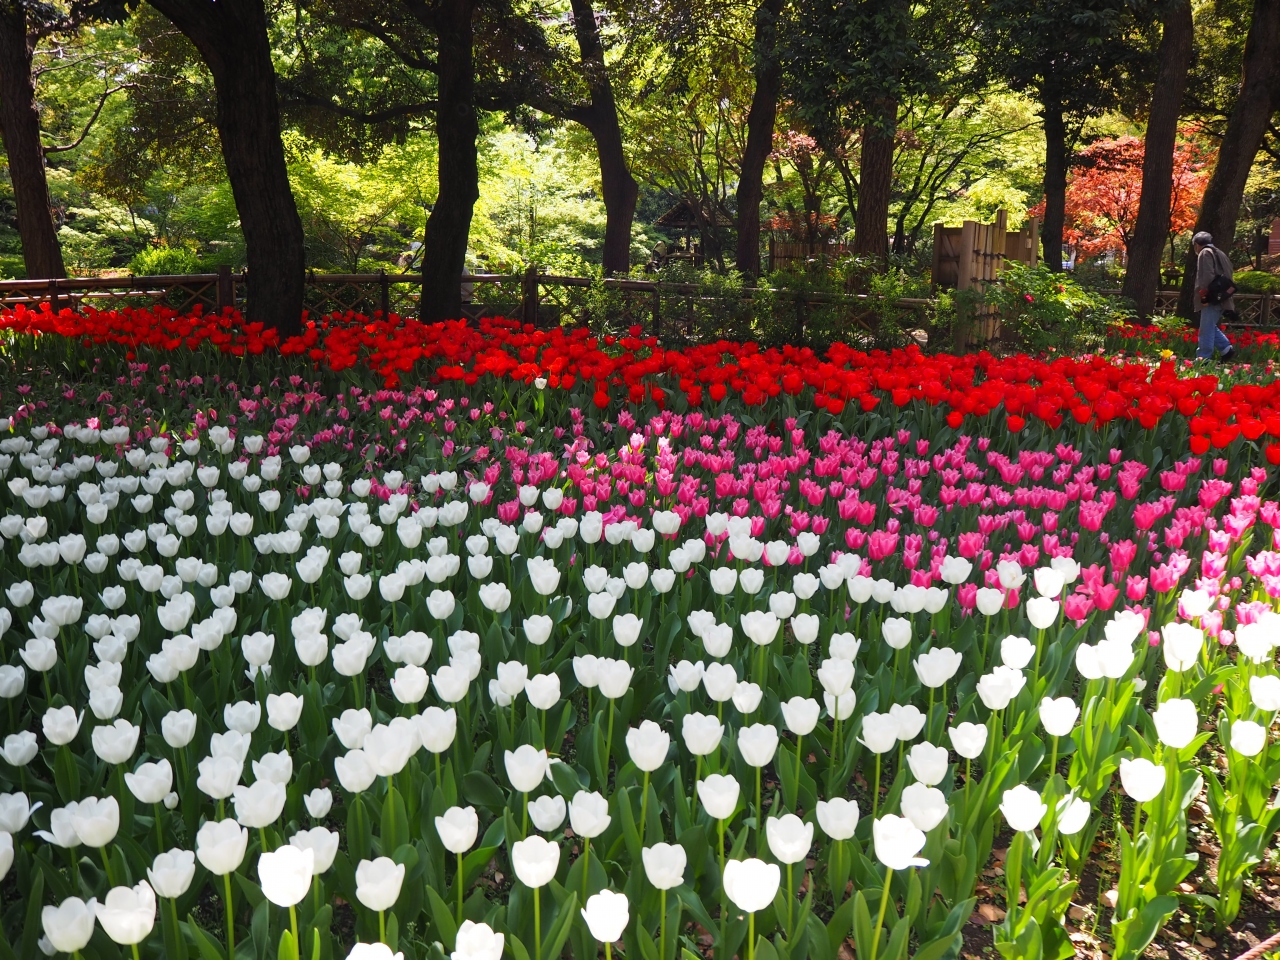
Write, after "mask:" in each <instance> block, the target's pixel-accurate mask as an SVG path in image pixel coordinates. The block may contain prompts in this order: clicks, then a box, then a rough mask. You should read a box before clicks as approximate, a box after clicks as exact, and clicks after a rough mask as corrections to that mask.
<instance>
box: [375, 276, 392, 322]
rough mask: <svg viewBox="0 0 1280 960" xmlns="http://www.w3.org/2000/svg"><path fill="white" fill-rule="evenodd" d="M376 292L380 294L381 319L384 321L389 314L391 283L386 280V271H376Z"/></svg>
mask: <svg viewBox="0 0 1280 960" xmlns="http://www.w3.org/2000/svg"><path fill="white" fill-rule="evenodd" d="M378 291H379V293H380V294H381V300H380V303H381V304H382V319H383V320H385V319H387V317H388V315H389V314H390V313H391V281H390V280H388V279H387V271H386V270H379V271H378Z"/></svg>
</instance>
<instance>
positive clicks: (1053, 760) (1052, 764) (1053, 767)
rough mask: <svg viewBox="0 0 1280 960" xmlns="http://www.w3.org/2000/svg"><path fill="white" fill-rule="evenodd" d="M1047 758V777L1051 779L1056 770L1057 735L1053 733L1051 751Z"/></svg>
mask: <svg viewBox="0 0 1280 960" xmlns="http://www.w3.org/2000/svg"><path fill="white" fill-rule="evenodd" d="M1050 757H1051V759H1050V760H1049V779H1051V780H1052V779H1053V775H1054V774H1055V773H1057V772H1058V737H1057V735H1056V734H1055V735H1054V738H1053V752H1052V753H1051V754H1050Z"/></svg>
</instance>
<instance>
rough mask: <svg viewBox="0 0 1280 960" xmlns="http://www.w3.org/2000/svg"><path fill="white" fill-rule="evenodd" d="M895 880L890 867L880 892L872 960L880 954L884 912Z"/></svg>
mask: <svg viewBox="0 0 1280 960" xmlns="http://www.w3.org/2000/svg"><path fill="white" fill-rule="evenodd" d="M892 879H893V870H892V869H891V868H889V867H886V868H885V872H884V889H883V890H881V891H880V913H879V915H878V916H877V917H876V932H875V933H874V934H873V935H872V937H871V960H876V955H877V954H878V953H879V952H880V931H881V930H883V929H884V911H885V908H886V907H888V906H889V882H890V881H891V880H892Z"/></svg>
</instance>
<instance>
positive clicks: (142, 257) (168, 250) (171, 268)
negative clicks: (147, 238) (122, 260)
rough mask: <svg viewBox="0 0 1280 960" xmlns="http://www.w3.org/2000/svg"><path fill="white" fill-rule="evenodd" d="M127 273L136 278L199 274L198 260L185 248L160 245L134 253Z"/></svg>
mask: <svg viewBox="0 0 1280 960" xmlns="http://www.w3.org/2000/svg"><path fill="white" fill-rule="evenodd" d="M129 272H130V273H132V274H133V275H134V276H138V277H155V276H174V275H177V274H183V273H199V272H200V258H199V257H197V256H196V255H195V253H194V252H193V251H191V250H188V249H186V248H185V247H171V246H169V245H168V244H160V245H158V246H154V247H147V248H145V249H143V250H139V251H138V252H137V253H135V254H134V255H133V259H131V260H130V261H129Z"/></svg>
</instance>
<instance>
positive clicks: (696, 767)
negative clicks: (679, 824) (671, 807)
mask: <svg viewBox="0 0 1280 960" xmlns="http://www.w3.org/2000/svg"><path fill="white" fill-rule="evenodd" d="M701 779H702V754H698V755H697V756H696V757H694V758H693V798H692V800H693V807H692V813H691V815H690V819H691V820H694V819H697V816H698V781H699V780H701Z"/></svg>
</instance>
